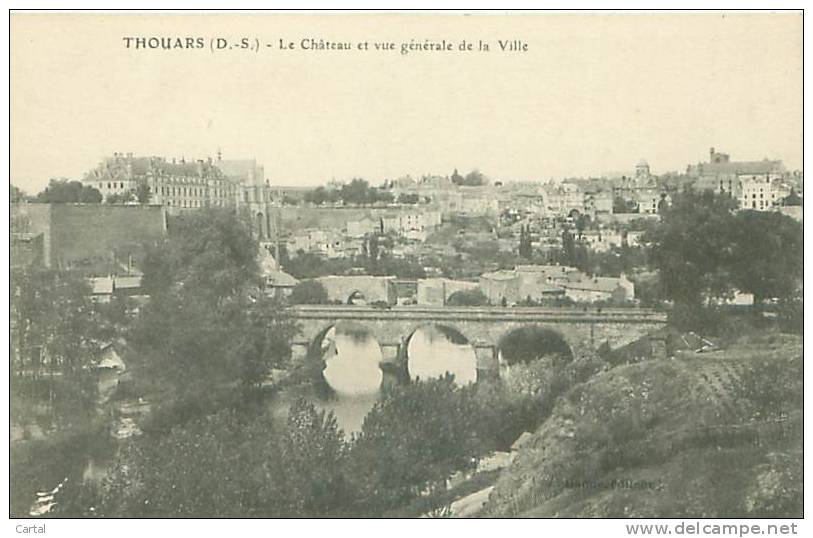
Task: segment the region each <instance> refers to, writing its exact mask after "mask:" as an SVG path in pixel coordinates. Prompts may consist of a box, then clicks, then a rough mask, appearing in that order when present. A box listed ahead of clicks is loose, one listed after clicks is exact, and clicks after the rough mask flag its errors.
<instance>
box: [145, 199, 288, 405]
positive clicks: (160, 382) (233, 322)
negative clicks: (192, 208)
mask: <svg viewBox="0 0 813 538" xmlns="http://www.w3.org/2000/svg"><path fill="white" fill-rule="evenodd" d="M257 252H258V247H257V244H256V242H255V241H254V240H253V239H252V238H251V234H250V231H249V226H248V225H247V223H246V222H245V221H244V220H243V219H242V218H240V217H239V216H238V215H237V214H236V213H234V212H232V211H228V210H215V209H207V210H203V211H198V212H195V213H194V214H190V215H188V216H187V217H185V218H184V219H182V220H180V221H178V222H176V223H175V224H174V225H173V227H172V229H171V230H170V237H169V239H168V240H167V241H166V242H165V243H164V244H162V245H160V246H159V247H157V248H156V249H154V250H153V251H152V252H150V254H149V256H148V259H147V264H146V267H145V274H144V285H145V287H146V288H147V290H148V291H149V293H150V294H151V296H152V299H151V301H150V303H149V304H148V305H147V306H146V307H145V308H144V309H143V311H142V313H141V316H140V317H139V319H138V323H137V324H136V326H135V328H134V330H133V332H132V335H131V336H132V338H133V341H134V343H135V344H136V345H137V347H138V348H139V349H140V350H141V351H142V352H143V353H144V354H146V355H147V356H148V357H149V358H150V360H149V368H148V370H149V371H150V377H151V380H152V381H153V382H154V383H155V384H156V386H157V387H158V388H167V389H170V391H171V393H173V394H177V395H178V397H179V398H183V397H187V396H188V397H196V396H199V395H201V394H204V393H205V392H206V391H208V390H212V389H213V388H216V387H221V386H224V385H229V384H232V383H238V384H240V385H243V386H246V387H251V386H255V385H257V384H259V383H260V382H261V381H262V380H263V379H264V377H265V375H266V374H267V373H268V371H269V370H270V369H271V368H275V367H279V366H281V365H284V364H285V363H286V362H287V360H288V358H289V357H290V339H291V338H292V337H293V335H294V334H295V332H296V326H295V324H294V323H293V320H292V319H291V318H290V316H289V315H288V313H287V312H286V310H285V308H284V305H283V304H282V303H281V302H279V301H278V300H276V299H274V298H269V297H265V296H264V295H263V294H262V292H261V291H260V287H259V283H260V278H259V268H258V265H257V261H256V254H257ZM168 320H171V322H168Z"/></svg>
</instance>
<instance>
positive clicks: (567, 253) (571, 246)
mask: <svg viewBox="0 0 813 538" xmlns="http://www.w3.org/2000/svg"><path fill="white" fill-rule="evenodd" d="M562 256H563V257H564V260H563V261H564V264H565V265H570V266H575V265H576V262H577V259H576V258H577V255H576V240H575V238H574V237H573V234H572V233H571V232H570V230H569V229H567V228H565V229H564V230H562Z"/></svg>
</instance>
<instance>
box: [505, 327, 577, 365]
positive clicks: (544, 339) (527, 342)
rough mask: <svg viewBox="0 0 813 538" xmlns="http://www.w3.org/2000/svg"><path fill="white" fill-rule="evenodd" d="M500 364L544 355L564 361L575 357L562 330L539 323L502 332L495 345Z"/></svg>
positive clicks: (533, 358)
mask: <svg viewBox="0 0 813 538" xmlns="http://www.w3.org/2000/svg"><path fill="white" fill-rule="evenodd" d="M496 352H497V358H498V360H499V362H500V364H501V365H502V364H505V365H509V366H510V365H512V364H517V363H527V362H532V361H534V360H537V359H539V358H541V357H543V356H546V355H553V356H556V357H557V358H558V359H560V360H563V361H565V362H570V361H571V360H573V358H574V357H575V353H574V351H573V347H572V345H571V343H570V342H569V341H568V339H567V337H566V336H565V335H564V334H562V332H560V331H558V330H556V329H552V328H550V327H546V326H545V325H540V324H531V325H523V326H520V327H515V328H513V329H511V330H509V331H508V332H506V333H504V334H503V335H502V336H501V337H500V338H499V340H497V346H496Z"/></svg>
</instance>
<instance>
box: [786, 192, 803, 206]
mask: <svg viewBox="0 0 813 538" xmlns="http://www.w3.org/2000/svg"><path fill="white" fill-rule="evenodd" d="M782 205H783V206H800V205H802V197H801V196H799V194H798V193H797V192H796V189H795V188H791V189H790V194H788V195H787V196H785V197H784V198H782Z"/></svg>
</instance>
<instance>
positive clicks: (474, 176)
mask: <svg viewBox="0 0 813 538" xmlns="http://www.w3.org/2000/svg"><path fill="white" fill-rule="evenodd" d="M461 185H465V186H468V187H482V186H483V185H488V178H487V177H486V176H485V175H484V174H483V173H482V172H480V171H479V170H477V169H474V170H472V171H471V172H469V173H468V174H466V177H464V178H463V181H462V183H461Z"/></svg>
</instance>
